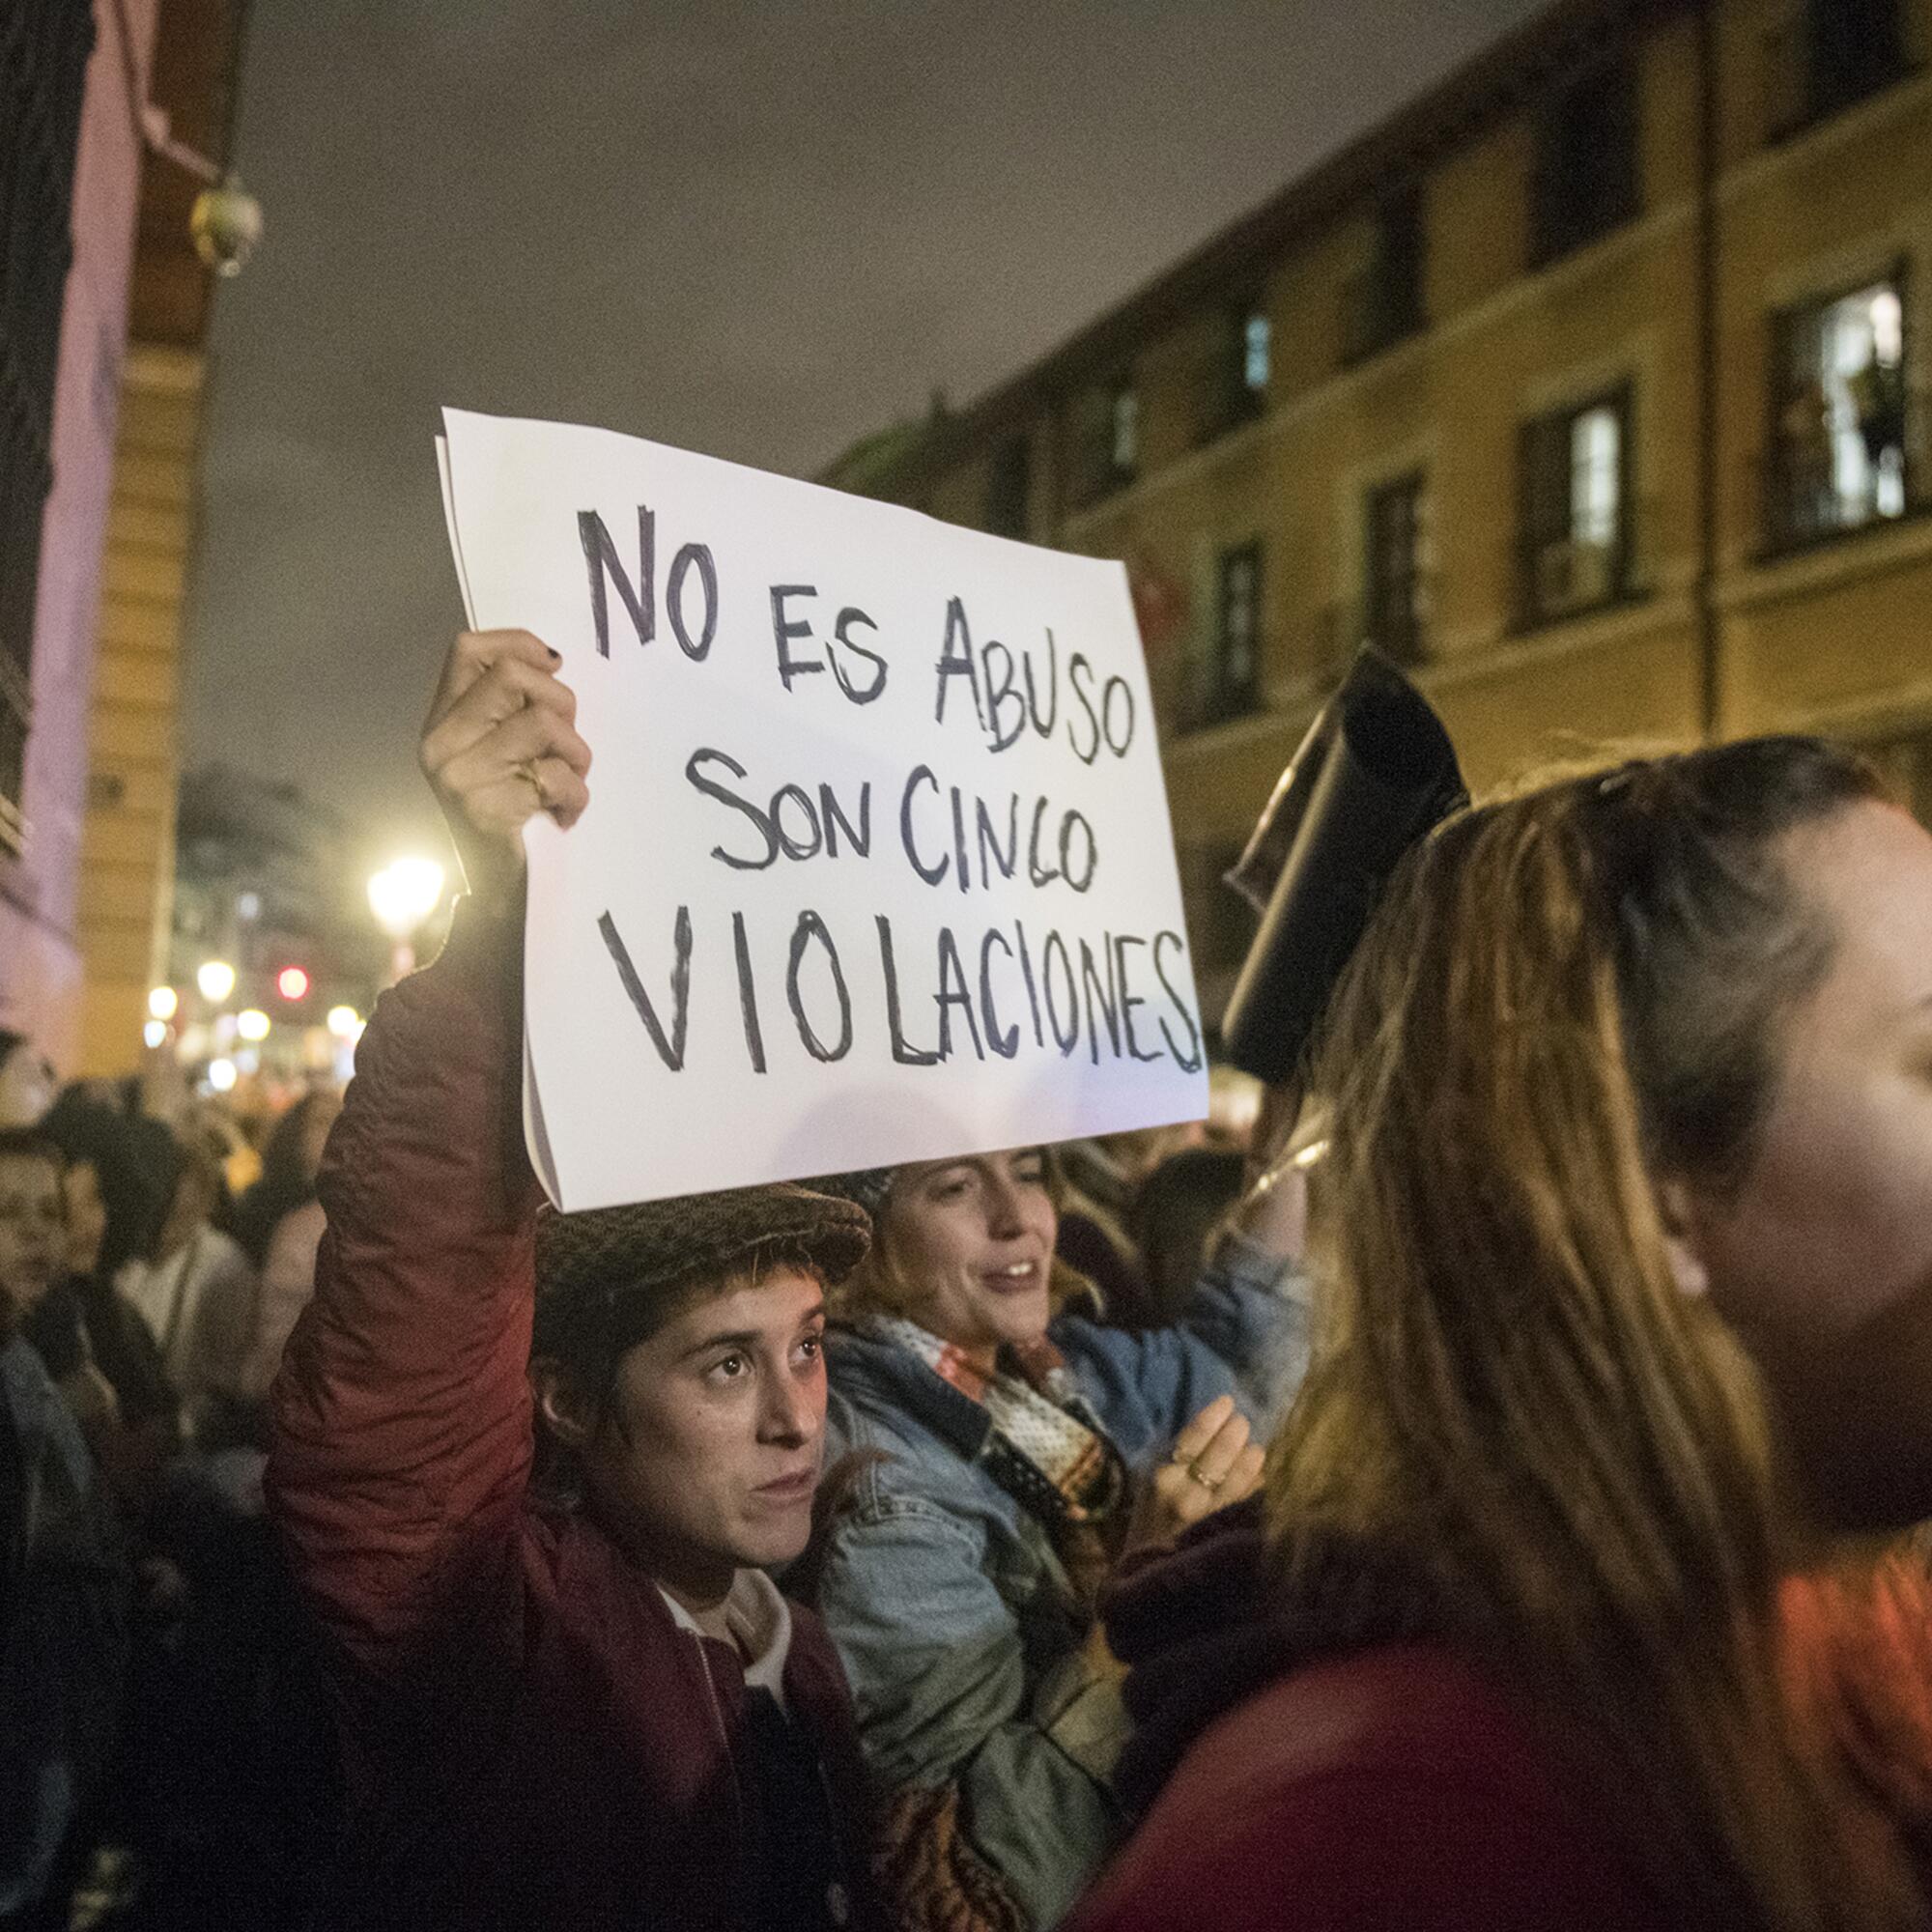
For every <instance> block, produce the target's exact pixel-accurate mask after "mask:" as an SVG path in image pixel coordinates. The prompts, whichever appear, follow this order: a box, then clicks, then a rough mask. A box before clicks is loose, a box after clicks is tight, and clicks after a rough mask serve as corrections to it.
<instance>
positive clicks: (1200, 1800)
mask: <svg viewBox="0 0 1932 1932" xmlns="http://www.w3.org/2000/svg"><path fill="white" fill-rule="evenodd" d="M1673 1923H1674V1921H1673V1919H1672V1918H1670V1917H1669V1916H1668V1915H1667V1914H1665V1913H1663V1912H1662V1910H1661V1909H1660V1907H1659V1904H1658V1902H1657V1900H1656V1899H1655V1897H1654V1895H1652V1894H1651V1893H1649V1892H1647V1891H1646V1890H1644V1889H1642V1887H1641V1886H1640V1885H1639V1883H1638V1880H1637V1878H1636V1876H1635V1874H1634V1873H1633V1872H1632V1871H1631V1870H1630V1869H1629V1867H1628V1865H1627V1864H1626V1863H1625V1862H1624V1861H1623V1860H1622V1859H1621V1858H1620V1856H1619V1855H1618V1852H1617V1851H1616V1849H1615V1847H1614V1845H1613V1842H1612V1839H1611V1837H1610V1834H1609V1833H1607V1832H1606V1831H1605V1830H1604V1829H1603V1828H1602V1826H1601V1825H1600V1824H1599V1823H1598V1822H1597V1821H1596V1820H1595V1819H1593V1817H1592V1816H1591V1815H1590V1811H1589V1808H1588V1806H1587V1804H1585V1803H1584V1802H1583V1801H1582V1800H1581V1798H1580V1797H1579V1795H1578V1794H1577V1792H1576V1791H1575V1790H1574V1789H1572V1788H1571V1786H1570V1784H1569V1782H1568V1780H1567V1779H1566V1777H1565V1776H1564V1775H1563V1772H1562V1770H1561V1767H1560V1766H1559V1765H1558V1764H1557V1762H1556V1761H1555V1760H1554V1758H1553V1757H1552V1756H1551V1754H1550V1753H1549V1751H1548V1749H1547V1747H1544V1746H1543V1745H1542V1744H1541V1743H1540V1742H1539V1740H1538V1739H1537V1738H1536V1736H1535V1735H1534V1733H1533V1732H1532V1731H1531V1730H1530V1728H1529V1727H1528V1726H1527V1725H1526V1724H1525V1723H1524V1722H1523V1721H1522V1720H1521V1719H1520V1718H1519V1717H1518V1716H1517V1715H1516V1713H1515V1712H1514V1711H1513V1710H1512V1709H1511V1707H1510V1706H1509V1704H1508V1703H1507V1702H1506V1701H1505V1700H1504V1699H1503V1698H1502V1697H1501V1696H1500V1695H1499V1694H1498V1692H1497V1691H1496V1690H1494V1689H1492V1687H1491V1686H1490V1685H1488V1684H1487V1683H1486V1682H1485V1681H1484V1680H1483V1679H1482V1678H1481V1677H1480V1676H1479V1675H1478V1674H1477V1673H1476V1672H1475V1671H1474V1670H1473V1669H1471V1668H1470V1667H1469V1666H1468V1665H1467V1664H1465V1663H1464V1662H1462V1661H1461V1660H1460V1659H1459V1658H1458V1657H1457V1656H1456V1655H1455V1653H1453V1652H1452V1651H1450V1650H1448V1649H1446V1648H1444V1647H1441V1646H1438V1645H1435V1644H1424V1643H1402V1644H1386V1645H1382V1646H1380V1647H1378V1648H1376V1649H1372V1650H1365V1651H1361V1652H1358V1653H1356V1654H1355V1655H1353V1656H1350V1657H1344V1658H1340V1659H1337V1660H1335V1661H1332V1662H1323V1663H1317V1664H1311V1665H1308V1666H1306V1667H1304V1668H1302V1669H1298V1670H1293V1671H1290V1672H1289V1673H1288V1674H1286V1675H1285V1676H1281V1677H1278V1678H1276V1679H1275V1680H1274V1681H1273V1682H1272V1683H1271V1684H1270V1685H1269V1686H1267V1688H1265V1689H1264V1690H1261V1691H1259V1692H1258V1693H1257V1694H1256V1695H1254V1696H1252V1697H1250V1698H1249V1699H1248V1700H1247V1701H1246V1702H1244V1703H1243V1704H1241V1705H1240V1706H1239V1707H1238V1708H1237V1709H1236V1710H1235V1711H1233V1712H1232V1713H1230V1714H1229V1715H1228V1716H1226V1717H1224V1718H1222V1719H1220V1720H1219V1721H1218V1722H1216V1723H1214V1724H1213V1725H1212V1726H1211V1727H1210V1728H1209V1729H1208V1731H1206V1732H1205V1733H1204V1734H1203V1736H1202V1737H1201V1738H1200V1739H1199V1740H1198V1741H1197V1742H1196V1744H1195V1745H1194V1747H1193V1748H1192V1749H1191V1750H1190V1751H1189V1752H1188V1753H1187V1755H1186V1756H1185V1757H1184V1758H1183V1759H1182V1760H1181V1763H1180V1765H1179V1769H1178V1770H1176V1772H1175V1773H1174V1775H1173V1776H1172V1777H1171V1778H1170V1779H1169V1780H1168V1782H1167V1785H1166V1787H1165V1789H1164V1790H1163V1791H1162V1793H1161V1795H1160V1797H1159V1799H1158V1800H1157V1801H1156V1803H1155V1804H1154V1805H1153V1807H1152V1809H1151V1812H1150V1813H1149V1815H1148V1817H1147V1819H1146V1820H1145V1821H1144V1823H1143V1824H1142V1826H1141V1828H1140V1830H1139V1831H1138V1832H1137V1833H1135V1834H1134V1837H1133V1839H1132V1840H1131V1842H1130V1843H1129V1844H1128V1845H1127V1847H1126V1849H1125V1850H1124V1851H1123V1852H1122V1854H1121V1856H1120V1857H1119V1858H1118V1859H1117V1860H1116V1861H1115V1862H1114V1863H1113V1864H1112V1865H1111V1866H1110V1867H1109V1869H1108V1871H1107V1872H1106V1874H1105V1875H1104V1876H1103V1878H1102V1879H1101V1882H1100V1884H1099V1886H1098V1887H1097V1888H1096V1889H1095V1890H1094V1893H1093V1894H1092V1895H1091V1896H1090V1897H1089V1898H1088V1900H1087V1902H1086V1903H1085V1904H1084V1905H1083V1906H1082V1907H1081V1908H1080V1909H1079V1910H1078V1911H1077V1912H1075V1913H1074V1915H1073V1917H1072V1918H1070V1919H1068V1920H1067V1924H1066V1932H1203V1928H1204V1927H1211V1928H1212V1932H1451V1928H1455V1932H1475V1928H1481V1932H1519V1928H1520V1932H1530V1928H1536V1932H1547V1928H1549V1927H1557V1926H1560V1927H1562V1928H1564V1932H1651V1928H1660V1932H1661V1928H1663V1927H1666V1926H1670V1925H1672V1924H1673Z"/></svg>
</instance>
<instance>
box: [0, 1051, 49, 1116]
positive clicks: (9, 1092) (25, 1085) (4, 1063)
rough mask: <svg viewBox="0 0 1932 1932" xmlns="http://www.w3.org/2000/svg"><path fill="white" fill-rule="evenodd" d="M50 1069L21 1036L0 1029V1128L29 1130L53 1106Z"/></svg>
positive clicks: (44, 1060)
mask: <svg viewBox="0 0 1932 1932" xmlns="http://www.w3.org/2000/svg"><path fill="white" fill-rule="evenodd" d="M55 1084H56V1083H55V1078H54V1069H53V1065H52V1063H51V1062H49V1061H48V1059H47V1057H46V1055H45V1054H43V1052H41V1050H40V1049H39V1048H38V1047H37V1046H36V1045H35V1044H34V1042H33V1041H32V1040H31V1039H29V1038H28V1037H27V1036H26V1035H25V1034H23V1033H15V1032H14V1031H13V1029H12V1028H10V1027H0V1127H31V1126H34V1125H36V1124H37V1123H38V1122H40V1121H42V1120H43V1118H44V1117H45V1115H46V1111H47V1109H48V1108H49V1107H51V1106H52V1105H53V1102H54V1089H55Z"/></svg>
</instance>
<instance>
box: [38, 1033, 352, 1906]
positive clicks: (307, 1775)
mask: <svg viewBox="0 0 1932 1932" xmlns="http://www.w3.org/2000/svg"><path fill="white" fill-rule="evenodd" d="M338 1104H339V1103H338V1102H337V1100H336V1099H335V1097H334V1096H333V1095H330V1094H313V1095H309V1096H305V1097H303V1098H301V1099H299V1100H298V1102H297V1103H296V1104H295V1105H294V1106H292V1107H291V1108H290V1109H289V1110H288V1111H287V1112H286V1113H285V1114H284V1115H283V1116H282V1117H281V1119H280V1120H279V1122H275V1123H273V1124H272V1125H270V1124H268V1123H266V1122H265V1123H264V1125H263V1129H262V1131H263V1134H264V1146H263V1148H262V1149H261V1150H260V1151H257V1150H256V1149H255V1148H254V1147H253V1146H252V1145H251V1144H250V1143H249V1141H248V1139H247V1137H246V1135H245V1133H244V1131H243V1128H242V1123H241V1122H239V1121H238V1120H236V1119H234V1118H233V1117H231V1116H230V1115H229V1114H228V1113H227V1112H226V1110H225V1109H219V1108H215V1107H190V1108H188V1109H185V1111H183V1112H182V1113H181V1114H180V1115H179V1117H177V1118H176V1119H174V1120H172V1121H163V1120H161V1119H158V1118H156V1116H154V1115H153V1114H151V1113H148V1112H146V1111H144V1110H143V1108H142V1105H141V1096H140V1094H139V1093H138V1091H137V1089H136V1088H135V1087H134V1086H133V1085H132V1084H128V1085H122V1084H118V1083H103V1084H83V1085H75V1086H71V1087H69V1088H67V1089H66V1090H64V1091H57V1090H56V1087H55V1083H54V1080H53V1077H52V1072H51V1069H50V1068H48V1067H47V1066H46V1065H45V1063H44V1061H43V1058H42V1056H41V1055H40V1054H39V1053H38V1052H37V1050H36V1049H35V1047H34V1045H33V1044H32V1042H31V1041H29V1040H27V1039H25V1038H23V1037H20V1036H18V1035H14V1034H6V1033H0V1389H4V1402H0V1498H4V1502H5V1509H6V1517H5V1524H6V1529H5V1545H4V1550H0V1924H5V1925H7V1926H9V1927H13V1926H21V1927H48V1928H66V1927H67V1926H69V1925H70V1924H71V1923H79V1924H102V1925H105V1924H110V1923H111V1924H116V1925H126V1926H129V1927H134V1926H140V1927H154V1928H157V1932H158V1928H163V1927H182V1928H186V1927H189V1926H196V1927H198V1926H204V1925H210V1924H214V1923H233V1924H241V1925H250V1926H254V1925H259V1926H262V1927H264V1928H270V1927H276V1926H296V1925H298V1924H305V1923H307V1922H308V1913H309V1901H310V1899H311V1898H312V1895H313V1893H314V1889H315V1875H316V1873H317V1872H318V1871H319V1870H320V1869H321V1868H322V1867H323V1866H324V1865H325V1864H326V1863H327V1861H328V1860H329V1859H331V1858H332V1856H333V1847H334V1844H335V1841H336V1840H337V1839H338V1838H339V1836H340V1833H341V1814H342V1791H341V1773H340V1769H339V1762H338V1754H337V1752H336V1749H335V1747H334V1743H333V1737H332V1733H331V1728H330V1725H329V1720H328V1718H327V1711H326V1708H325V1706H324V1702H323V1690H322V1677H321V1672H320V1669H319V1666H318V1661H317V1658H316V1656H315V1651H314V1646H313V1644H312V1643H311V1642H310V1641H309V1639H308V1637H307V1635H306V1625H305V1620H304V1618H303V1615H302V1613H301V1611H300V1609H299V1607H298V1603H297V1600H296V1596H295V1592H294V1587H293V1583H292V1581H291V1578H290V1577H289V1573H288V1569H287V1566H286V1563H285V1562H284V1561H283V1559H282V1556H281V1553H280V1549H279V1545H278V1541H277V1539H276V1537H275V1534H274V1532H273V1529H272V1527H271V1526H270V1522H269V1520H268V1517H267V1512H266V1508H265V1504H264V1500H263V1488H262V1472H263V1468H264V1466H265V1464H266V1462H267V1455H268V1446H269V1421H268V1408H267V1394H268V1388H269V1383H270V1380H271V1379H272V1378H273V1374H274V1371H275V1368H276V1365H277V1363H278V1361H279V1357H280V1352H281V1348H282V1345H283V1343H284V1342H285V1341H286V1339H287V1335H288V1332H289V1330H290V1328H292V1327H293V1326H294V1324H295V1321H296V1318H297V1317H298V1314H299V1312H300V1307H301V1304H302V1303H303V1302H305V1301H306V1300H307V1298H308V1296H309V1294H310V1293H312V1291H313V1287H314V1269H313V1252H314V1239H313V1237H312V1236H311V1237H310V1238H309V1239H308V1245H307V1249H306V1254H307V1264H306V1265H307V1272H306V1274H303V1273H302V1272H301V1268H300V1263H301V1258H302V1255H303V1253H304V1250H303V1247H302V1224H303V1222H304V1221H305V1220H306V1219H308V1218H311V1217H313V1216H314V1215H315V1214H316V1212H317V1210H316V1209H315V1208H314V1197H315V1181H316V1173H317V1170H318V1168H319V1166H320V1161H321V1151H322V1139H323V1136H324V1135H325V1134H326V1131H327V1122H329V1121H332V1119H333V1118H334V1113H335V1111H336V1109H337V1106H338ZM251 1169H252V1170H258V1173H257V1175H256V1178H254V1179H252V1180H247V1181H246V1182H245V1184H243V1185H241V1186H240V1187H237V1186H236V1185H235V1184H234V1183H235V1182H236V1181H238V1180H241V1179H243V1177H244V1176H245V1175H246V1174H247V1173H248V1172H249V1171H250V1170H251ZM278 1258H279V1268H278V1266H277V1262H278Z"/></svg>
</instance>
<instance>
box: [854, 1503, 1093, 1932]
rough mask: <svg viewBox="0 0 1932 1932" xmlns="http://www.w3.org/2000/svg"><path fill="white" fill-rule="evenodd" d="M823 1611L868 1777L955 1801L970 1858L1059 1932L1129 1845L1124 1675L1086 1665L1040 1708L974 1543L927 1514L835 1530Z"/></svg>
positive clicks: (966, 1530)
mask: <svg viewBox="0 0 1932 1932" xmlns="http://www.w3.org/2000/svg"><path fill="white" fill-rule="evenodd" d="M817 1603H818V1609H819V1614H820V1616H821V1617H822V1618H823V1619H824V1621H825V1623H826V1625H827V1626H828V1628H829V1629H830V1631H831V1633H832V1636H833V1640H834V1642H835V1643H836V1644H837V1645H838V1652H839V1655H840V1657H841V1659H842V1660H843V1662H844V1664H845V1670H846V1675H847V1676H848V1677H849V1679H850V1680H851V1685H852V1695H853V1699H854V1702H855V1703H856V1705H857V1707H858V1713H859V1731H860V1737H861V1741H862V1743H863V1745H864V1747H865V1752H866V1760H867V1766H868V1768H869V1770H870V1771H871V1773H872V1776H873V1777H874V1778H875V1779H876V1780H878V1781H879V1782H880V1783H881V1784H882V1785H883V1786H884V1787H886V1788H887V1789H888V1790H889V1791H891V1792H893V1793H900V1792H904V1791H907V1790H921V1789H927V1790H929V1789H933V1788H936V1787H941V1786H948V1785H951V1786H954V1787H956V1789H957V1791H958V1793H959V1799H960V1803H959V1807H958V1808H959V1812H960V1815H961V1817H962V1818H963V1820H964V1821H965V1822H966V1825H967V1827H968V1829H969V1831H970V1833H971V1838H972V1843H973V1847H974V1850H975V1851H976V1852H977V1853H978V1854H979V1856H980V1858H981V1859H982V1860H983V1861H985V1862H986V1863H987V1864H989V1865H991V1866H992V1867H993V1869H994V1871H995V1873H996V1874H997V1876H998V1878H999V1880H1000V1882H1001V1885H1002V1887H1003V1888H1004V1889H1005V1890H1006V1892H1007V1893H1008V1894H1009V1897H1010V1898H1011V1899H1012V1901H1013V1902H1014V1903H1015V1904H1017V1905H1018V1906H1019V1907H1020V1908H1021V1909H1022V1910H1023V1911H1024V1912H1025V1913H1026V1915H1027V1917H1028V1918H1029V1920H1030V1921H1031V1922H1032V1923H1033V1924H1034V1925H1036V1926H1040V1927H1045V1926H1049V1925H1054V1924H1057V1923H1058V1922H1059V1920H1060V1919H1061V1918H1062V1917H1063V1915H1064V1914H1065V1912H1066V1911H1067V1909H1068V1908H1069V1907H1070V1906H1071V1905H1072V1903H1073V1901H1074V1899H1075V1898H1077V1897H1078V1896H1079V1894H1080V1892H1081V1891H1082V1890H1083V1889H1085V1887H1086V1886H1087V1884H1088V1883H1089V1882H1090V1881H1091V1880H1092V1878H1093V1875H1094V1872H1095V1871H1096V1870H1097V1869H1098V1867H1099V1864H1100V1862H1101V1861H1102V1860H1103V1859H1104V1858H1105V1856H1106V1855H1107V1853H1108V1852H1109V1850H1111V1849H1112V1847H1113V1845H1114V1844H1115V1842H1116V1840H1117V1836H1118V1833H1119V1832H1120V1829H1121V1822H1122V1821H1121V1813H1120V1810H1119V1807H1118V1806H1117V1804H1116V1803H1115V1801H1114V1799H1113V1797H1112V1795H1111V1793H1110V1792H1109V1790H1108V1787H1107V1783H1106V1778H1107V1774H1108V1772H1109V1771H1110V1770H1111V1768H1112V1764H1113V1760H1114V1758H1115V1757H1116V1756H1117V1755H1118V1753H1119V1750H1120V1747H1121V1745H1122V1742H1123V1741H1124V1736H1125V1730H1126V1719H1125V1715H1124V1711H1123V1708H1122V1704H1121V1699H1120V1689H1119V1683H1118V1680H1117V1677H1116V1675H1115V1674H1114V1673H1113V1672H1111V1671H1108V1670H1105V1669H1103V1668H1100V1667H1097V1666H1096V1665H1095V1664H1094V1663H1093V1662H1090V1661H1089V1653H1087V1652H1085V1651H1076V1652H1073V1653H1070V1654H1069V1655H1067V1656H1066V1657H1065V1659H1063V1660H1062V1662H1061V1663H1060V1664H1059V1666H1058V1667H1057V1668H1054V1669H1051V1670H1049V1671H1048V1672H1047V1673H1046V1675H1045V1677H1044V1678H1043V1680H1042V1681H1041V1682H1040V1683H1039V1684H1038V1685H1037V1687H1035V1688H1034V1689H1033V1690H1031V1693H1030V1691H1029V1685H1028V1659H1027V1652H1026V1647H1025V1641H1024V1637H1023V1634H1022V1632H1021V1629H1020V1626H1019V1623H1018V1621H1017V1619H1016V1618H1015V1617H1014V1615H1013V1613H1012V1611H1011V1610H1010V1609H1009V1607H1008V1606H1007V1604H1006V1602H1005V1600H1004V1599H1003V1598H1002V1597H1001V1595H1000V1593H999V1591H998V1589H997V1588H996V1587H995V1586H994V1584H993V1582H992V1581H991V1579H990V1578H989V1577H987V1575H986V1570H985V1551H984V1549H983V1548H982V1547H981V1541H980V1538H978V1537H977V1536H976V1535H975V1534H974V1533H973V1530H972V1528H971V1527H970V1525H969V1524H967V1523H966V1522H963V1521H961V1520H959V1519H958V1518H956V1517H955V1516H954V1515H953V1514H952V1513H951V1512H949V1511H947V1510H945V1509H943V1508H941V1507H939V1506H938V1505H937V1504H935V1503H933V1502H930V1501H927V1500H924V1499H921V1498H892V1499H888V1500H884V1501H882V1502H879V1503H876V1504H872V1505H868V1506H866V1507H864V1508H861V1509H859V1510H856V1511H853V1512H851V1513H849V1514H847V1515H846V1516H844V1517H841V1518H840V1519H839V1520H838V1527H837V1529H836V1530H835V1531H834V1533H833V1536H832V1540H831V1544H830V1548H829V1549H828V1551H827V1554H826V1557H825V1560H824V1566H823V1568H822V1570H821V1571H820V1573H819V1586H818V1597H817Z"/></svg>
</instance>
